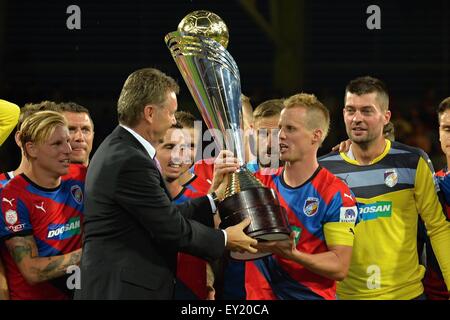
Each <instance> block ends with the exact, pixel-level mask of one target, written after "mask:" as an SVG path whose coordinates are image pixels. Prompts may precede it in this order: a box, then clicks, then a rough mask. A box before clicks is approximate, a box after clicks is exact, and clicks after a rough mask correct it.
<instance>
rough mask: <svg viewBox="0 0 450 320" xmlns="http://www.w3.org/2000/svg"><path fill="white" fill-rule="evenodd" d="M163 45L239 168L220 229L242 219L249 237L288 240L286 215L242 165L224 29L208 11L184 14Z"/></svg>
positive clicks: (234, 82) (238, 112) (238, 111)
mask: <svg viewBox="0 0 450 320" xmlns="http://www.w3.org/2000/svg"><path fill="white" fill-rule="evenodd" d="M165 42H166V44H167V46H168V48H169V50H170V52H171V54H172V57H173V59H174V60H175V63H176V65H177V67H178V69H179V70H180V72H181V74H182V76H183V78H184V81H185V82H186V85H187V87H188V88H189V91H190V92H191V95H192V96H193V98H194V101H195V103H196V105H197V107H198V109H199V111H200V113H201V114H202V117H203V120H204V121H205V123H206V125H207V127H208V128H209V129H210V132H212V136H213V137H214V138H215V141H216V143H218V144H219V145H222V144H221V142H222V139H223V134H224V133H225V137H224V138H225V146H226V148H227V149H228V150H230V151H233V152H234V154H235V156H236V157H237V158H238V160H239V162H240V164H241V168H240V169H239V170H238V171H237V172H235V173H233V174H231V179H230V183H229V185H228V187H227V189H226V192H225V198H224V199H223V200H222V201H221V202H220V203H219V205H218V209H219V214H220V218H221V221H222V222H221V227H222V228H226V227H229V226H231V225H235V224H237V223H239V222H240V221H242V220H243V219H244V218H246V217H250V219H251V221H252V222H251V224H250V225H249V226H248V227H247V229H246V230H245V232H246V234H247V235H249V236H250V237H253V238H255V239H258V240H259V241H264V240H284V239H287V238H289V234H290V231H291V230H290V227H289V223H288V221H287V217H286V212H285V210H284V208H283V207H282V206H281V205H280V203H279V201H278V198H277V195H276V193H275V191H273V190H272V189H269V188H266V187H264V186H263V185H262V184H261V183H260V182H259V180H258V179H256V178H255V177H254V176H253V175H252V174H251V173H250V172H249V171H248V170H247V169H246V167H245V166H244V162H245V161H244V154H245V153H244V152H245V151H244V148H243V145H244V144H243V142H242V141H243V139H242V130H241V128H242V107H241V83H240V76H239V69H238V67H237V65H236V62H235V61H234V59H233V57H232V56H231V55H230V53H229V52H228V51H227V50H226V47H227V45H228V28H227V26H226V25H225V23H224V22H223V21H222V19H221V18H220V17H219V16H218V15H216V14H214V13H212V12H209V11H204V10H200V11H194V12H191V13H189V14H188V15H187V16H186V17H184V19H183V20H182V21H181V22H180V24H179V25H178V30H177V31H174V32H171V33H169V34H167V35H166V37H165ZM265 255H268V253H257V254H250V253H239V252H231V257H232V258H234V259H238V260H250V259H256V258H260V257H262V256H265Z"/></svg>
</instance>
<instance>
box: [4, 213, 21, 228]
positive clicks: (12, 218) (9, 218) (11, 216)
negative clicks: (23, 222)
mask: <svg viewBox="0 0 450 320" xmlns="http://www.w3.org/2000/svg"><path fill="white" fill-rule="evenodd" d="M17 219H18V218H17V212H16V211H14V210H8V211H6V212H5V220H6V222H8V224H11V225H12V224H15V223H16V222H17Z"/></svg>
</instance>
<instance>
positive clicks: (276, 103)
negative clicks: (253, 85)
mask: <svg viewBox="0 0 450 320" xmlns="http://www.w3.org/2000/svg"><path fill="white" fill-rule="evenodd" d="M283 101H284V100H283V99H271V100H267V101H264V102H263V103H260V104H259V105H258V106H257V107H256V109H255V111H253V121H255V120H257V119H261V118H270V117H273V116H279V115H280V114H281V110H283V108H284V104H283Z"/></svg>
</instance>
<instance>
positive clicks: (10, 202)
mask: <svg viewBox="0 0 450 320" xmlns="http://www.w3.org/2000/svg"><path fill="white" fill-rule="evenodd" d="M0 198H1V200H2V202H1V206H0V208H1V209H0V211H1V215H0V239H9V238H12V237H14V236H26V235H30V234H32V230H33V228H32V225H31V222H30V212H29V209H28V207H27V205H26V200H25V198H26V196H25V195H24V192H20V193H19V192H14V190H10V189H9V188H7V187H6V188H5V189H3V190H2V191H1V193H0Z"/></svg>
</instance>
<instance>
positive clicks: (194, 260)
mask: <svg viewBox="0 0 450 320" xmlns="http://www.w3.org/2000/svg"><path fill="white" fill-rule="evenodd" d="M210 187H211V184H210V183H208V182H207V181H205V180H204V179H202V178H199V177H197V176H194V177H193V178H192V179H191V180H189V181H188V182H187V183H185V184H184V185H183V190H182V191H181V192H180V193H179V194H178V195H177V196H176V197H175V198H174V199H173V202H174V203H176V204H180V203H183V202H186V201H188V200H190V199H195V198H199V197H203V196H205V195H206V194H207V193H208V190H209V188H210ZM207 294H208V289H207V282H206V261H205V260H203V259H200V258H198V257H194V256H191V255H189V254H187V253H182V252H180V253H178V259H177V282H176V285H175V299H176V300H205V299H206V297H207Z"/></svg>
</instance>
